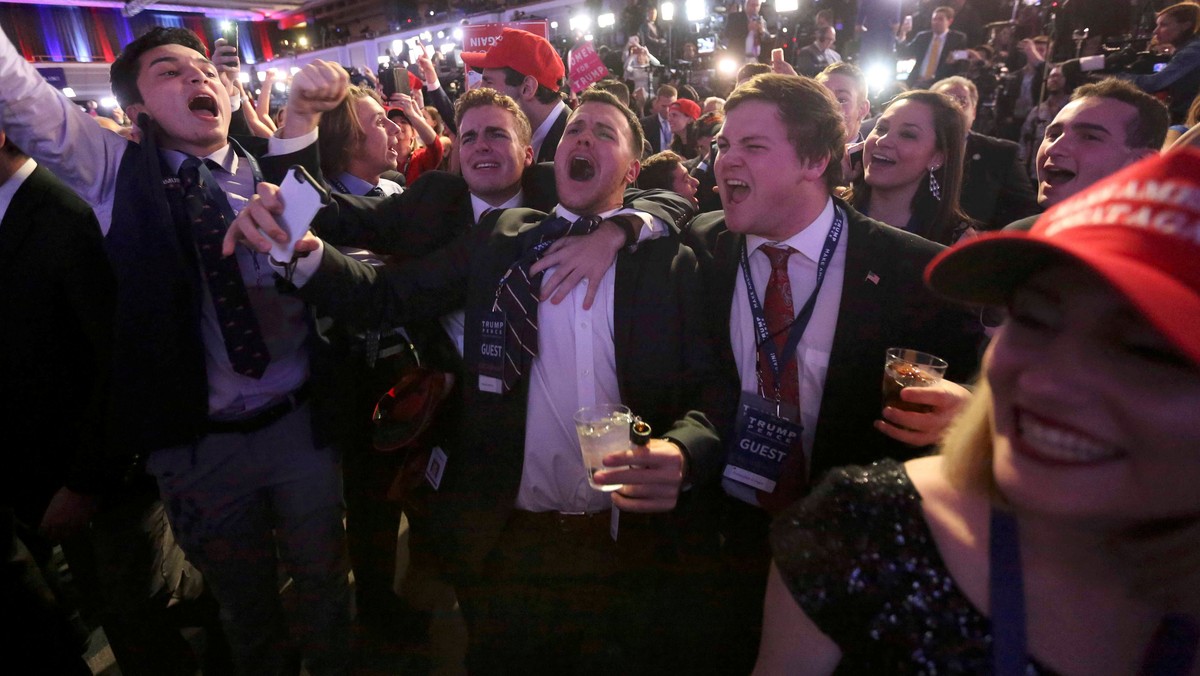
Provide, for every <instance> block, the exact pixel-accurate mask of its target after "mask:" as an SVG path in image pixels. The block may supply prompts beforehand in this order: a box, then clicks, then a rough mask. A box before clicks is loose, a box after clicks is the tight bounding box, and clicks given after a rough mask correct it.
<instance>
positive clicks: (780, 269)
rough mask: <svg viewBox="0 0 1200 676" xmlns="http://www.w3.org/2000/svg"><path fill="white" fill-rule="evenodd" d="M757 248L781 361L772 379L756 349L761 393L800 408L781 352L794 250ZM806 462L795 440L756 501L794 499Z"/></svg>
mask: <svg viewBox="0 0 1200 676" xmlns="http://www.w3.org/2000/svg"><path fill="white" fill-rule="evenodd" d="M759 251H761V252H763V253H764V254H766V256H767V258H768V259H769V260H770V261H771V277H770V279H769V280H767V293H766V297H765V298H764V300H763V314H764V315H765V319H766V320H767V332H768V333H769V334H770V335H771V339H772V341H773V342H774V343H775V354H777V355H778V356H779V362H780V363H781V364H785V366H784V367H783V372H782V373H780V375H779V382H778V383H776V381H775V373H774V372H773V371H772V370H771V362H770V360H769V359H768V358H767V356H766V354H765V353H764V352H763V350H761V349H760V350H757V352H758V372H759V374H760V375H761V377H762V390H763V396H764V397H766V398H767V399H770V400H774V399H775V395H776V391H778V393H779V401H780V402H781V403H784V404H789V405H791V406H795V407H796V410H797V411H799V410H800V368H799V366H798V365H797V363H796V356H795V355H794V354H791V355H789V354H784V352H783V351H784V348H785V343H787V338H788V333H789V330H790V329H791V328H792V323H793V322H795V320H796V309H795V306H794V305H793V304H792V283H791V279H790V278H789V277H788V269H787V264H788V258H789V257H790V256H791V255H792V254H793V253H795V252H796V250H795V249H793V248H791V247H789V246H772V245H770V244H765V245H763V246H762V247H760V248H759ZM806 464H807V463H806V462H805V459H804V449H803V448H802V447H801V445H800V444H799V443H797V444H796V446H795V447H794V448H793V449H792V452H790V453H788V455H787V458H785V459H784V461H783V467H782V469H781V471H780V474H779V481H778V482H777V484H776V486H775V491H774V492H772V493H766V492H764V491H758V503H759V504H760V505H762V506H763V508H764V509H766V510H767V511H768V512H770V513H772V514H777V513H779V512H780V511H782V510H783V509H784V508H786V507H787V506H788V505H790V504H792V503H793V502H795V501H796V499H798V498H799V497H800V496H801V495H802V494H803V491H804V486H805V484H806V483H807V480H806V476H805V475H806V473H807V472H806V469H805V467H806Z"/></svg>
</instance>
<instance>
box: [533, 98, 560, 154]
mask: <svg viewBox="0 0 1200 676" xmlns="http://www.w3.org/2000/svg"><path fill="white" fill-rule="evenodd" d="M565 110H567V104H565V103H563V102H562V101H559V102H558V104H557V105H555V106H554V110H551V111H550V114H549V115H547V116H546V119H544V120H542V123H541V124H539V125H538V128H537V129H535V130H533V138H532V139H530V145H532V146H533V154H534V155H538V154H539V153H541V152H542V141H545V140H546V136H547V135H548V134H549V133H550V127H553V126H554V123H555V122H557V121H558V117H559V116H560V115H562V114H563V111H565Z"/></svg>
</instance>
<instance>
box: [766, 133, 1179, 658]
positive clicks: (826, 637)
mask: <svg viewBox="0 0 1200 676" xmlns="http://www.w3.org/2000/svg"><path fill="white" fill-rule="evenodd" d="M1197 195H1200V153H1195V152H1193V151H1185V152H1180V153H1175V154H1171V155H1167V156H1164V157H1162V158H1160V159H1152V160H1148V161H1146V162H1142V163H1139V164H1137V165H1134V166H1133V167H1130V168H1129V169H1127V170H1125V171H1123V172H1121V173H1119V174H1117V175H1115V176H1113V177H1111V178H1110V179H1108V180H1106V181H1103V182H1101V183H1099V184H1097V185H1095V186H1093V187H1092V188H1090V189H1089V190H1087V191H1085V192H1083V193H1080V194H1079V195H1077V196H1075V197H1074V198H1072V199H1070V200H1068V201H1067V202H1064V203H1063V204H1061V205H1059V206H1058V207H1056V208H1054V209H1052V210H1050V211H1048V212H1047V213H1046V214H1045V215H1044V216H1043V217H1042V218H1041V219H1040V220H1039V222H1038V224H1037V225H1036V226H1035V227H1034V228H1033V230H1032V231H1031V232H1030V233H1028V234H1024V233H1003V234H996V235H986V236H984V237H983V238H981V239H979V240H975V241H972V242H968V243H965V244H964V245H961V246H958V247H955V248H954V249H951V250H950V251H947V252H945V253H943V254H942V255H941V256H939V257H938V258H937V259H935V260H934V261H933V263H931V265H930V267H929V269H928V270H927V271H926V276H927V280H928V281H929V283H930V285H931V286H932V287H933V288H934V289H935V290H936V291H938V292H939V293H942V294H944V295H946V296H949V297H952V298H955V299H958V300H961V301H964V302H970V303H977V304H1003V305H1007V307H1008V309H1009V319H1008V321H1007V322H1006V323H1005V324H1004V326H1003V327H1002V328H1001V329H1000V331H999V332H998V333H997V334H996V336H995V339H994V341H993V342H992V344H991V346H990V347H989V349H988V353H987V355H986V357H985V364H984V373H983V376H982V377H981V382H980V386H979V388H978V389H977V391H976V395H975V398H974V401H973V402H972V404H971V406H970V407H969V408H968V409H967V410H966V411H965V412H964V413H963V414H962V416H961V418H960V419H959V420H958V421H957V423H956V425H955V427H954V428H953V429H952V430H951V431H950V433H949V434H948V435H947V438H946V440H945V442H944V444H943V448H942V453H941V455H939V456H935V457H930V458H923V459H919V460H914V461H911V462H908V463H906V464H904V465H899V464H896V463H893V462H890V461H884V462H882V463H879V464H876V465H874V466H872V467H870V468H865V469H864V468H847V469H844V470H839V471H835V472H833V473H832V474H831V475H830V476H829V477H827V478H826V480H825V481H824V482H823V483H822V484H821V485H820V486H819V487H817V488H816V489H815V490H814V492H813V493H812V495H811V496H810V497H809V498H808V499H807V500H805V501H804V502H802V503H800V504H798V505H797V506H796V507H793V508H792V509H791V510H790V511H789V512H786V513H785V514H784V515H783V516H782V517H780V519H779V520H778V521H776V523H775V525H774V529H773V537H772V543H773V547H774V553H775V564H774V567H773V569H772V572H771V580H770V583H769V585H768V589H767V600H766V617H765V619H764V623H763V625H764V632H763V642H762V647H761V652H760V655H759V661H758V665H757V667H756V670H755V673H756V674H784V673H786V674H829V673H834V672H837V673H846V674H850V673H853V674H859V673H870V674H878V673H930V674H932V673H970V674H979V673H995V674H1026V673H1036V674H1072V675H1073V674H1081V675H1082V674H1087V675H1089V676H1092V675H1102V674H1135V673H1136V674H1155V675H1165V674H1197V673H1200V667H1198V666H1197V664H1196V660H1195V656H1196V645H1197V637H1198V635H1200V631H1198V629H1197V622H1196V618H1197V615H1198V614H1200V491H1197V490H1196V486H1197V484H1198V482H1200V416H1197V412H1200V265H1197V262H1198V261H1200V198H1198V197H1197Z"/></svg>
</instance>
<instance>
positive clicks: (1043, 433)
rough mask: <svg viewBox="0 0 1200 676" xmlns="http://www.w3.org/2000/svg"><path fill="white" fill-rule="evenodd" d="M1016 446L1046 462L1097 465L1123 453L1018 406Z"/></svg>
mask: <svg viewBox="0 0 1200 676" xmlns="http://www.w3.org/2000/svg"><path fill="white" fill-rule="evenodd" d="M1016 413H1017V438H1018V439H1019V443H1018V444H1017V445H1016V449H1017V450H1018V452H1020V453H1021V454H1023V455H1026V456H1029V457H1031V458H1033V459H1034V460H1037V461H1039V462H1042V463H1044V464H1050V465H1098V464H1101V463H1105V462H1111V461H1113V460H1119V459H1121V458H1123V457H1125V453H1124V452H1123V451H1122V450H1121V449H1119V448H1117V447H1115V446H1112V445H1111V444H1108V443H1105V442H1103V441H1101V440H1100V439H1097V438H1095V437H1093V436H1091V435H1089V434H1087V433H1085V432H1083V431H1081V430H1077V429H1075V428H1073V427H1070V426H1068V425H1063V424H1061V423H1057V422H1055V421H1053V420H1050V419H1047V418H1043V417H1041V416H1038V415H1035V414H1033V413H1030V412H1029V411H1026V410H1023V409H1018V410H1017V411H1016Z"/></svg>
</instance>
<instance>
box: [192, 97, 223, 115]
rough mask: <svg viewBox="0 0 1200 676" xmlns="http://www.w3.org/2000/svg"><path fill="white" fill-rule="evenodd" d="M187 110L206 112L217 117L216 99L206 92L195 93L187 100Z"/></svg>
mask: <svg viewBox="0 0 1200 676" xmlns="http://www.w3.org/2000/svg"><path fill="white" fill-rule="evenodd" d="M188 110H190V111H192V112H194V113H201V114H202V116H204V115H203V114H204V113H207V114H208V115H209V116H211V117H217V116H218V114H219V113H218V111H217V101H216V99H214V98H213V97H211V96H209V95H208V94H197V95H196V96H193V97H192V98H191V100H190V101H188Z"/></svg>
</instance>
